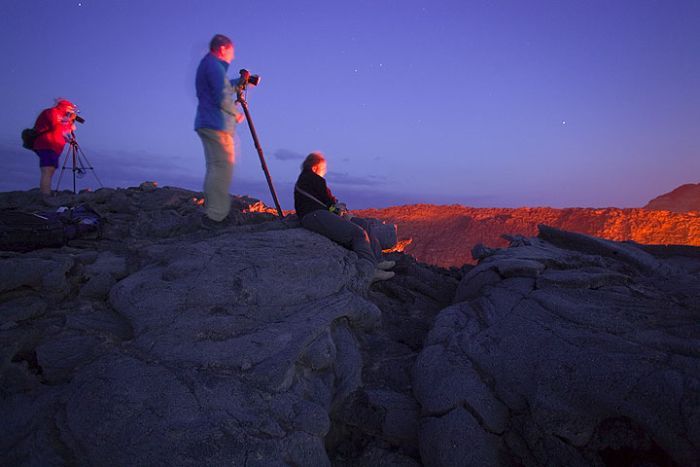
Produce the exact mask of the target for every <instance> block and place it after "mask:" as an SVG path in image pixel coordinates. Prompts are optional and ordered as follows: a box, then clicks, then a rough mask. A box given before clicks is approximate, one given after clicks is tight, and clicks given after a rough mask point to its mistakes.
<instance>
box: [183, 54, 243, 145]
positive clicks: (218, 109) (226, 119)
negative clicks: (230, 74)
mask: <svg viewBox="0 0 700 467" xmlns="http://www.w3.org/2000/svg"><path fill="white" fill-rule="evenodd" d="M227 70H228V63H226V62H224V61H223V60H219V59H218V58H216V57H215V56H214V55H212V54H211V53H208V54H207V55H206V56H205V57H204V58H203V59H202V61H201V62H199V67H198V68H197V78H196V80H195V87H196V88H197V98H198V99H199V104H197V116H196V117H195V119H194V129H195V130H197V129H199V128H210V129H212V130H220V131H226V132H228V133H231V134H233V132H234V131H235V129H236V118H235V117H236V115H238V114H239V113H240V112H239V110H238V108H237V107H236V87H235V85H234V82H233V81H229V80H228V78H227V77H226V71H227Z"/></svg>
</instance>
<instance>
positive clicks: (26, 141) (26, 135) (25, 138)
mask: <svg viewBox="0 0 700 467" xmlns="http://www.w3.org/2000/svg"><path fill="white" fill-rule="evenodd" d="M38 137H39V132H38V131H36V130H35V129H34V128H25V129H24V130H22V147H23V148H25V149H29V150H32V149H34V141H36V139H37V138H38Z"/></svg>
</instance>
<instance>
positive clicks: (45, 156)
mask: <svg viewBox="0 0 700 467" xmlns="http://www.w3.org/2000/svg"><path fill="white" fill-rule="evenodd" d="M34 152H35V153H36V155H37V156H39V167H56V168H58V159H60V158H61V153H56V152H53V151H52V150H51V149H38V150H35V151H34Z"/></svg>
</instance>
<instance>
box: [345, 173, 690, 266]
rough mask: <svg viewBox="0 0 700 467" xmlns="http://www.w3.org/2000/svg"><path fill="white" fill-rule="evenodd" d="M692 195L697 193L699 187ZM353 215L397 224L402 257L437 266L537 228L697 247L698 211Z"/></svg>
mask: <svg viewBox="0 0 700 467" xmlns="http://www.w3.org/2000/svg"><path fill="white" fill-rule="evenodd" d="M696 190H698V192H699V193H700V186H696ZM650 204H651V203H650ZM357 215H360V216H364V217H377V218H380V219H385V220H387V221H390V222H393V223H395V224H397V225H398V233H399V240H400V241H401V242H402V244H403V245H404V248H403V251H404V252H406V253H409V254H411V255H413V256H414V257H415V258H416V259H418V260H419V261H423V262H426V263H430V264H435V265H438V266H443V267H450V266H457V267H459V266H462V265H463V264H466V263H473V262H474V261H473V259H472V256H471V249H472V247H474V245H476V244H478V243H483V244H485V245H487V246H490V247H505V246H507V245H508V242H507V241H506V240H505V239H503V238H501V236H502V235H524V236H532V235H536V234H537V225H538V224H546V225H550V226H553V227H556V228H559V229H563V230H567V231H570V232H578V233H583V234H587V235H593V236H596V237H602V238H606V239H608V240H615V241H624V240H633V241H635V242H638V243H644V244H674V245H695V246H700V212H687V213H674V212H668V211H652V210H649V209H617V208H605V209H592V208H568V209H554V208H518V209H508V208H470V207H465V206H459V205H451V206H435V205H431V204H417V205H410V206H398V207H391V208H386V209H366V210H363V211H357Z"/></svg>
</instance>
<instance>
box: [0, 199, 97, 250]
mask: <svg viewBox="0 0 700 467" xmlns="http://www.w3.org/2000/svg"><path fill="white" fill-rule="evenodd" d="M103 223H104V220H103V218H102V217H101V216H100V215H99V214H97V213H96V212H95V211H94V210H92V209H91V208H90V207H89V206H87V205H80V206H76V207H74V208H71V209H68V208H64V210H61V211H58V212H42V213H31V212H23V211H11V210H2V211H0V251H1V250H6V251H19V252H22V253H24V252H27V251H33V250H37V249H39V248H56V247H61V246H63V245H65V244H66V243H68V241H70V240H73V239H76V238H83V239H92V240H94V239H99V238H101V237H102V225H103Z"/></svg>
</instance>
